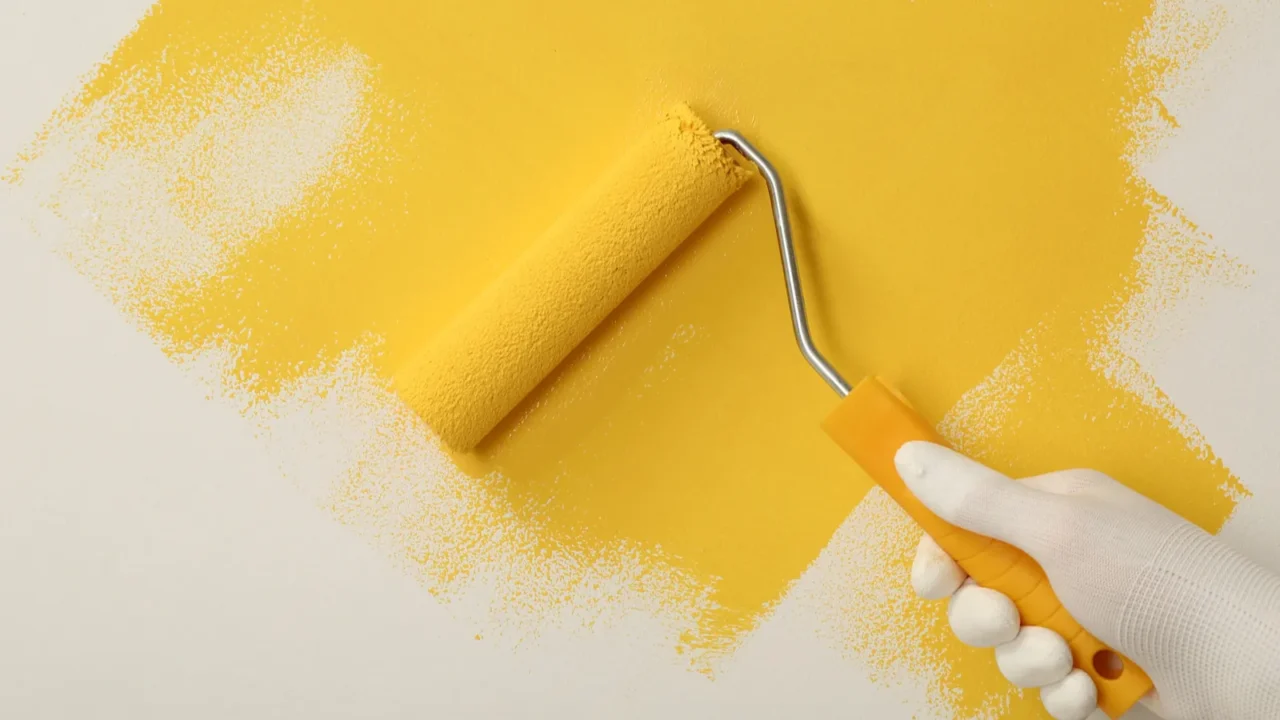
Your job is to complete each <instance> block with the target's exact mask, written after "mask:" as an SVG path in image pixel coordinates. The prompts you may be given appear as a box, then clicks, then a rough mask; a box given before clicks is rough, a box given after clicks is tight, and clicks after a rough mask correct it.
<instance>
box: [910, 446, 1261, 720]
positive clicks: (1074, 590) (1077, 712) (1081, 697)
mask: <svg viewBox="0 0 1280 720" xmlns="http://www.w3.org/2000/svg"><path fill="white" fill-rule="evenodd" d="M896 464H897V468H898V474H899V475H901V476H902V479H903V480H904V481H905V482H906V484H907V487H908V488H910V489H911V492H912V493H913V494H915V496H916V497H917V498H919V499H920V501H921V502H923V503H924V504H925V506H927V507H928V508H929V509H930V510H932V511H933V512H934V513H935V514H936V515H938V516H939V517H941V518H943V519H944V520H947V521H948V522H950V523H951V524H953V525H957V526H960V527H963V528H966V529H968V530H972V531H974V532H977V533H980V534H982V535H986V536H988V537H993V538H996V539H998V540H1003V541H1004V542H1007V543H1009V544H1011V545H1014V546H1016V547H1018V548H1021V549H1022V550H1023V551H1024V552H1026V553H1027V554H1029V555H1030V556H1031V557H1032V558H1034V559H1035V560H1036V561H1037V562H1039V563H1040V565H1041V567H1043V568H1044V570H1045V573H1046V574H1047V575H1048V576H1049V582H1050V583H1051V584H1052V585H1053V588H1054V590H1055V591H1056V592H1057V594H1058V598H1059V599H1060V600H1062V603H1063V605H1065V606H1066V608H1067V611H1068V612H1070V613H1071V614H1072V616H1074V617H1075V619H1076V620H1077V621H1079V622H1080V624H1081V625H1083V626H1084V627H1085V628H1086V629H1088V630H1089V632H1091V633H1093V635H1094V636H1095V637H1097V638H1098V639H1099V640H1101V641H1102V642H1104V643H1106V644H1107V645H1109V646H1111V647H1112V648H1114V649H1115V650H1117V651H1118V652H1121V653H1123V654H1125V655H1126V656H1128V657H1129V658H1130V659H1132V660H1133V661H1134V662H1136V663H1137V664H1138V665H1139V666H1141V667H1142V668H1143V669H1144V670H1146V672H1147V674H1148V675H1150V676H1151V680H1152V682H1153V683H1154V684H1155V692H1154V694H1153V696H1151V697H1149V698H1148V699H1147V700H1144V702H1147V703H1148V704H1149V705H1150V706H1151V707H1152V709H1153V710H1155V711H1156V712H1157V713H1158V714H1160V715H1162V716H1164V717H1165V718H1168V720H1222V719H1227V718H1230V719H1231V720H1276V719H1277V718H1280V577H1277V576H1275V575H1273V574H1271V573H1269V572H1268V571H1267V570H1265V569H1263V568H1261V567H1259V566H1258V565H1257V564H1255V563H1253V562H1251V561H1250V560H1248V559H1246V558H1245V557H1244V556H1242V555H1240V554H1239V553H1236V552H1235V551H1233V550H1232V549H1230V548H1229V547H1227V546H1226V545H1225V544H1224V543H1222V542H1221V541H1220V540H1218V539H1217V538H1215V537H1213V536H1212V535H1209V534H1208V533H1206V532H1204V531H1203V530H1200V529H1199V528H1198V527H1196V526H1194V525H1192V524H1191V523H1189V522H1187V521H1186V520H1183V519H1182V518H1181V517H1179V516H1178V515H1176V514H1174V513H1173V512H1171V511H1169V510H1167V509H1165V508H1164V507H1163V506H1161V505H1159V504H1158V503H1156V502H1154V501H1152V500H1149V499H1147V498H1146V497H1144V496H1143V495H1140V494H1139V493H1136V492H1134V491H1132V490H1130V489H1128V488H1127V487H1125V486H1123V485H1121V484H1120V483H1118V482H1116V481H1115V480H1112V479H1111V478H1109V477H1107V476H1106V475H1103V474H1101V473H1098V472H1095V471H1090V470H1068V471H1065V472H1056V473H1050V474H1048V475H1041V476H1038V477H1034V478H1030V479H1027V480H1023V481H1020V482H1015V481H1013V480H1010V479H1009V478H1007V477H1005V476H1004V475H1001V474H1000V473H998V472H996V471H994V470H991V469H990V468H987V467H985V466H983V465H981V464H979V463H977V462H975V461H973V460H971V459H969V458H966V457H964V456H963V455H960V454H958V453H956V452H954V451H952V450H949V449H947V448H944V447H941V446H939V445H933V444H931V443H924V442H913V443H908V444H906V445H904V446H903V447H902V448H901V449H900V450H899V451H898V454H897V456H896ZM1278 520H1280V519H1278ZM911 582H912V585H913V586H914V587H915V590H916V592H917V593H918V594H919V595H920V596H921V597H923V598H926V599H941V598H944V597H950V598H951V600H950V605H949V607H948V609H947V615H948V618H949V620H950V623H951V628H952V630H953V631H954V632H955V633H956V636H957V637H958V638H959V639H960V640H961V641H962V642H965V643H966V644H970V645H975V646H978V647H993V648H995V653H996V662H997V664H998V665H999V667H1000V671H1001V672H1002V673H1003V674H1004V675H1005V677H1007V678H1008V679H1009V681H1010V682H1012V683H1014V684H1015V685H1017V686H1019V687H1038V688H1040V699H1041V701H1042V702H1043V703H1044V705H1045V708H1046V709H1047V710H1048V711H1049V714H1050V715H1052V716H1053V717H1054V718H1057V720H1083V719H1084V718H1085V717H1086V716H1087V715H1089V713H1090V712H1092V711H1093V709H1094V708H1095V706H1096V699H1097V694H1096V689H1095V687H1094V685H1093V681H1092V680H1091V679H1090V678H1089V676H1088V675H1086V674H1085V673H1084V672H1083V671H1080V670H1073V669H1072V667H1071V654H1070V651H1069V649H1068V648H1067V644H1066V642H1065V641H1064V640H1063V639H1062V638H1061V637H1060V636H1059V635H1058V634H1057V633H1055V632H1053V631H1052V630H1049V629H1047V628H1040V627H1022V628H1020V627H1019V622H1018V611H1017V609H1016V608H1015V607H1014V606H1013V603H1012V602H1011V601H1010V600H1009V598H1007V597H1005V596H1004V595H1001V594H1000V593H998V592H995V591H993V590H987V589H985V588H981V587H978V586H976V585H974V584H973V583H972V581H966V578H965V574H964V571H962V570H961V569H960V568H959V567H958V566H957V565H956V564H955V562H953V561H952V560H951V559H950V558H949V557H947V555H946V554H945V553H943V551H942V550H941V548H939V547H938V545H937V544H936V543H934V542H933V541H932V539H930V538H929V536H928V535H926V536H925V537H924V538H922V539H921V542H920V547H919V549H918V551H917V554H916V559H915V563H914V565H913V566H912V569H911Z"/></svg>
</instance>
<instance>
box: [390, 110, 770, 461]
mask: <svg viewBox="0 0 1280 720" xmlns="http://www.w3.org/2000/svg"><path fill="white" fill-rule="evenodd" d="M751 174H752V171H751V170H750V169H749V167H748V166H746V165H745V164H743V163H741V162H739V161H738V160H736V159H735V156H734V155H732V154H731V152H730V151H729V150H728V149H726V148H725V147H724V146H723V145H721V143H720V142H719V141H718V140H716V139H715V138H714V137H713V136H712V134H711V131H710V129H709V128H708V127H707V126H706V124H704V123H703V122H702V121H701V120H699V119H698V118H697V116H695V115H694V114H693V112H692V111H691V110H690V109H689V108H687V107H685V106H683V105H681V106H677V107H675V108H673V109H671V110H670V111H668V112H667V113H666V114H665V115H664V116H663V118H662V119H661V121H660V122H658V123H657V124H656V125H655V126H654V127H653V129H652V130H650V131H649V132H648V133H646V134H645V135H644V136H643V137H641V138H639V140H638V141H637V142H636V143H635V144H634V145H633V146H632V147H631V148H630V149H629V150H628V152H627V153H626V154H625V155H624V156H623V157H622V158H621V159H620V160H619V162H618V163H617V164H615V165H614V166H613V167H612V168H610V169H609V170H608V171H607V172H606V173H605V174H604V175H602V176H601V178H600V179H599V181H597V182H596V184H595V185H594V186H592V188H591V189H590V190H589V191H588V192H587V194H586V195H585V196H584V197H583V198H582V200H581V201H580V202H579V204H578V205H577V206H576V207H573V208H570V209H569V210H568V211H567V212H565V213H564V214H563V215H561V216H560V218H559V219H558V220H557V221H556V222H555V224H554V225H552V227H551V228H550V229H548V230H547V232H546V233H545V234H544V235H543V236H542V237H541V238H540V239H538V241H537V242H536V243H534V244H533V246H532V247H530V248H529V250H528V251H526V252H525V253H524V255H523V256H521V257H520V259H519V260H517V261H516V262H515V263H514V264H513V265H512V266H511V267H510V268H509V269H508V270H507V271H506V272H504V273H503V274H502V275H501V276H500V277H499V278H498V279H497V280H496V281H495V282H494V283H493V284H492V285H490V286H489V287H488V288H487V289H486V290H485V291H484V292H483V293H482V294H481V295H480V296H479V297H478V298H476V300H475V301H474V302H472V303H471V304H470V306H468V307H467V308H466V310H464V311H463V312H462V313H461V314H460V315H459V316H458V317H457V318H455V319H454V321H453V322H452V323H451V324H450V325H448V326H447V327H446V328H445V329H444V330H443V331H442V332H441V333H440V335H439V337H437V338H436V339H435V340H434V341H433V342H432V343H431V344H430V345H429V346H428V347H427V348H426V349H425V350H424V351H423V352H422V353H421V354H419V355H418V356H417V357H416V358H414V359H413V360H412V361H410V362H409V363H408V364H407V365H406V366H405V367H404V368H402V369H401V371H400V372H398V373H397V374H396V378H395V383H396V388H397V390H399V392H400V394H401V395H402V397H403V398H404V399H405V401H406V402H407V403H408V404H409V405H410V407H412V408H413V409H414V410H415V411H416V412H417V413H418V414H419V415H421V416H422V418H423V420H425V421H426V422H427V424H428V425H430V426H431V428H432V429H433V430H434V431H435V432H436V434H438V435H439V436H440V438H441V440H443V441H444V443H445V444H446V445H448V446H449V447H450V448H452V449H453V450H456V451H467V450H470V449H472V448H474V447H475V445H476V444H477V443H479V442H480V441H481V440H482V439H484V437H485V436H486V435H487V434H488V433H489V432H490V431H491V430H492V429H493V428H494V426H496V425H497V424H498V423H499V422H500V421H501V420H502V418H503V417H505V416H506V415H507V414H508V413H509V412H511V410H512V409H513V408H515V406H516V405H517V404H518V403H519V402H520V401H521V400H522V399H524V397H525V396H526V395H528V394H529V392H530V391H532V390H533V389H534V388H535V387H536V386H537V385H538V383H540V382H542V380H543V379H544V378H545V377H546V376H547V375H548V374H549V373H550V372H551V371H552V370H553V369H555V367H556V366H557V365H558V364H560V362H561V361H562V360H564V358H565V357H566V356H567V355H568V354H569V353H570V352H571V351H572V350H573V349H574V348H575V347H576V346H577V345H578V344H579V343H581V342H582V340H583V339H584V338H586V336H587V335H588V334H589V333H590V332H591V331H592V329H594V328H595V327H596V326H597V325H598V324H600V322H601V321H602V320H604V318H605V317H606V316H608V315H609V313H610V312H612V311H613V310H614V308H616V307H617V306H618V304H619V303H621V302H622V300H623V299H624V298H626V296H627V295H628V294H630V293H631V291H632V290H634V289H635V288H636V286H637V285H639V284H640V282H641V281H643V280H644V278H645V277H646V276H647V275H649V274H650V273H651V272H653V271H654V270H655V269H656V268H657V267H658V266H659V265H660V264H661V263H662V261H663V260H664V259H666V257H667V256H668V255H670V254H671V251H672V250H674V249H675V248H676V247H677V246H678V245H679V244H680V243H681V242H682V241H684V239H685V238H686V237H688V236H689V234H690V233H692V232H693V231H694V230H695V229H696V228H697V227H698V226H699V225H701V224H702V222H703V221H704V220H706V219H707V217H708V216H710V215H711V213H712V212H713V211H714V210H715V209H716V208H717V207H718V206H719V205H720V204H721V203H722V202H724V200H725V199H726V198H728V197H729V196H730V195H731V194H733V192H734V191H735V190H737V189H738V188H739V187H741V186H742V184H743V183H744V182H746V180H747V179H748V178H749V177H750V176H751Z"/></svg>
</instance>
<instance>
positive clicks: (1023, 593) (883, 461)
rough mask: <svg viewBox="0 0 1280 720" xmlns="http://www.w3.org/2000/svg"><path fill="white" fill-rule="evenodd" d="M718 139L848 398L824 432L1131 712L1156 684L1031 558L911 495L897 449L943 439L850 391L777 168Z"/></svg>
mask: <svg viewBox="0 0 1280 720" xmlns="http://www.w3.org/2000/svg"><path fill="white" fill-rule="evenodd" d="M716 136H717V137H719V138H721V139H722V140H724V141H725V142H728V143H730V144H732V145H734V146H735V147H737V148H738V150H739V151H740V152H742V153H743V154H744V155H746V156H747V157H748V158H749V159H751V161H752V162H754V163H755V164H756V166H757V167H758V168H759V169H760V172H761V174H763V175H764V178H765V181H766V182H767V183H768V185H769V196H770V198H771V200H772V202H773V217H774V223H775V226H776V230H777V234H778V246H779V249H780V251H781V254H782V268H783V274H784V277H785V279H786V285H787V297H788V299H789V301H790V304H791V321H792V327H793V329H794V330H795V335H796V342H797V343H798V344H799V345H800V351H801V353H803V354H804V357H805V359H806V360H808V361H809V364H810V365H811V366H812V367H813V368H814V369H815V370H817V372H818V374H819V375H821V376H822V378H823V380H825V381H826V382H827V384H828V385H830V386H831V388H832V389H833V390H835V391H836V392H837V393H839V394H840V395H841V396H842V397H843V398H844V399H843V400H842V401H841V403H840V404H839V405H837V406H836V409H835V410H834V411H833V412H832V413H831V414H830V415H829V416H828V417H827V419H826V420H825V421H824V423H823V429H825V430H826V432H827V434H828V435H830V436H831V438H832V439H833V440H835V441H836V444H838V445H839V446H840V447H841V448H842V449H844V451H845V452H847V453H848V454H849V455H850V456H851V457H852V458H853V459H854V461H856V462H857V463H858V464H859V465H860V466H862V469H863V470H864V471H865V472H866V473H867V475H868V476H870V477H871V479H872V480H873V481H875V483H876V484H877V485H879V486H880V487H881V488H883V489H884V490H885V492H887V493H888V494H889V496H890V497H892V498H893V499H894V500H895V501H896V502H897V503H898V504H899V505H900V506H901V507H902V508H903V509H904V510H906V511H907V514H909V515H910V516H911V517H912V519H914V520H915V521H916V522H917V523H919V524H920V525H921V526H922V527H923V528H924V529H925V532H927V533H929V535H930V536H932V537H933V539H934V540H936V541H937V542H938V544H939V545H940V546H941V547H942V549H943V550H945V551H946V552H947V554H949V555H951V557H952V558H954V559H955V560H956V562H957V563H958V564H959V565H960V567H961V568H963V569H964V571H965V572H966V573H968V574H969V576H970V577H971V578H973V579H974V581H975V582H977V583H978V584H979V585H982V586H984V587H989V588H991V589H993V590H998V591H1000V592H1002V593H1004V594H1005V595H1007V596H1009V598H1010V599H1012V600H1013V602H1014V605H1015V606H1016V607H1017V608H1018V612H1019V614H1020V615H1021V618H1022V622H1023V624H1024V625H1037V626H1040V627H1047V628H1049V629H1051V630H1053V631H1055V632H1057V633H1058V634H1059V635H1061V636H1062V637H1063V639H1064V640H1066V641H1067V644H1068V645H1069V646H1070V648H1071V652H1072V656H1073V658H1074V660H1075V665H1076V667H1077V668H1080V669H1081V670H1084V671H1085V672H1086V673H1088V674H1089V676H1090V677H1091V678H1092V679H1093V682H1094V684H1095V686H1096V688H1097V691H1098V707H1100V708H1102V710H1103V711H1104V712H1106V713H1107V715H1108V716H1110V717H1112V718H1118V717H1119V716H1120V715H1122V714H1124V713H1125V712H1126V711H1128V710H1129V708H1131V707H1132V706H1133V705H1134V704H1135V703H1137V702H1138V700H1139V699H1141V698H1142V697H1143V696H1144V695H1146V694H1147V693H1148V692H1150V691H1151V688H1152V684H1151V679H1150V678H1149V677H1147V674H1146V673H1145V672H1143V671H1142V668H1139V667H1138V666H1137V665H1135V664H1134V663H1133V662H1132V661H1130V660H1129V659H1127V658H1124V657H1122V656H1118V655H1116V654H1114V653H1112V652H1111V651H1110V650H1109V649H1108V648H1107V647H1106V646H1105V645H1104V644H1102V643H1101V642H1100V641H1099V640H1098V639H1097V638H1095V637H1093V636H1092V635H1091V634H1089V632H1088V631H1087V630H1085V629H1084V628H1083V627H1081V626H1080V624H1079V623H1077V622H1076V621H1075V620H1074V619H1073V618H1072V617H1071V615H1070V614H1069V613H1068V612H1067V611H1066V608H1064V607H1063V606H1062V603H1061V602H1060V601H1059V600H1058V597H1057V595H1055V594H1054V592H1053V588H1052V587H1050V585H1049V580H1048V578H1047V577H1046V576H1045V573H1044V570H1042V569H1041V568H1040V566H1039V565H1037V564H1036V562H1035V560H1033V559H1031V557H1030V556H1028V555H1027V554H1026V553H1024V552H1022V551H1021V550H1018V549H1017V548H1015V547H1013V546H1011V545H1007V544H1005V543H1002V542H998V541H996V540H992V539H991V538H988V537H983V536H981V535H977V534H974V533H972V532H969V531H967V530H963V529H961V528H958V527H955V526H954V525H951V524H950V523H947V522H946V521H944V520H943V519H941V518H939V517H938V516H937V515H934V514H933V513H932V512H930V511H929V509H928V508H926V507H925V506H924V504H923V503H921V502H920V501H919V500H917V499H916V498H915V496H913V495H912V494H911V491H910V490H908V489H907V486H906V484H905V483H904V482H903V481H902V478H901V477H899V475H898V471H897V468H896V467H895V466H894V456H895V455H896V454H897V452H898V449H899V448H901V447H902V446H903V445H905V444H907V443H909V442H912V441H926V442H931V443H935V444H942V443H943V441H942V438H941V437H939V436H938V434H937V432H936V431H935V430H934V429H933V428H932V427H930V426H929V424H928V423H927V422H925V421H924V419H923V418H921V417H920V416H919V415H918V414H916V413H915V412H914V411H913V410H911V408H910V407H909V406H908V405H907V403H906V402H905V401H904V400H903V399H902V398H901V397H899V396H898V395H897V394H896V393H895V392H893V391H891V390H890V389H889V388H888V387H887V386H885V385H884V384H883V383H881V382H880V381H879V380H877V379H875V378H866V379H864V380H862V381H861V382H859V383H858V385H857V386H856V387H852V388H851V387H850V385H849V383H848V382H847V381H845V379H844V378H843V377H842V376H841V375H840V373H839V372H838V371H837V370H836V369H835V368H834V367H833V366H832V365H831V363H829V362H828V361H827V360H826V358H824V357H823V356H822V353H820V352H819V351H818V349H817V347H816V346H815V345H814V343H813V338H812V336H811V335H810V333H809V324H808V319H807V316H806V313H805V306H804V295H803V293H802V291H801V288H800V272H799V268H798V267H797V265H796V256H795V244H794V241H793V240H792V237H791V223H790V220H789V217H788V213H787V206H786V196H785V194H784V192H783V188H782V181H781V179H780V178H779V176H778V173H777V171H776V170H775V169H774V168H773V166H772V165H770V164H769V162H768V161H767V160H766V159H765V158H764V156H763V155H761V154H760V152H759V151H757V150H756V149H755V148H754V147H752V146H751V144H750V143H748V142H747V141H746V140H745V139H744V138H742V136H740V135H738V134H737V133H734V132H729V131H722V132H719V133H716ZM1112 657H1119V659H1120V663H1121V665H1120V667H1119V668H1116V669H1114V670H1112V669H1111V668H1108V667H1106V666H1105V662H1106V661H1107V660H1108V659H1110V658H1112Z"/></svg>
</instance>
